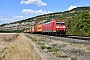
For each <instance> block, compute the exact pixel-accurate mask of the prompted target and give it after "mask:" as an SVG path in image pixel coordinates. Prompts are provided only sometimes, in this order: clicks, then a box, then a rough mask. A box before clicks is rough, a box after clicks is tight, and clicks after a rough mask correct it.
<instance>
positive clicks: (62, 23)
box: [56, 22, 65, 25]
mask: <svg viewBox="0 0 90 60" xmlns="http://www.w3.org/2000/svg"><path fill="white" fill-rule="evenodd" d="M56 24H57V25H65V23H64V22H56Z"/></svg>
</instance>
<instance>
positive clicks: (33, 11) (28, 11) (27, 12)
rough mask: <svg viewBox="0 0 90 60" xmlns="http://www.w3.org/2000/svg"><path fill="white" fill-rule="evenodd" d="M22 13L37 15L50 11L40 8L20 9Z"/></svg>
mask: <svg viewBox="0 0 90 60" xmlns="http://www.w3.org/2000/svg"><path fill="white" fill-rule="evenodd" d="M22 12H23V13H25V14H31V15H33V14H38V15H40V14H41V15H42V14H48V13H52V12H51V11H43V10H42V9H40V10H32V9H23V10H22Z"/></svg>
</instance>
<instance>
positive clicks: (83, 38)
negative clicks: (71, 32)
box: [64, 35, 90, 40]
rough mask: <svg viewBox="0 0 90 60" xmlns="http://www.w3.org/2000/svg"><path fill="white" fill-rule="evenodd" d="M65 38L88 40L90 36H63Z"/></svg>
mask: <svg viewBox="0 0 90 60" xmlns="http://www.w3.org/2000/svg"><path fill="white" fill-rule="evenodd" d="M64 37H65V38H73V39H80V40H90V37H84V36H68V35H67V36H64Z"/></svg>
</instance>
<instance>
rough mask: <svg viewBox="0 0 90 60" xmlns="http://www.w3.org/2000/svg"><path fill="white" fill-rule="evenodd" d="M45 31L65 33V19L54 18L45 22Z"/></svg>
mask: <svg viewBox="0 0 90 60" xmlns="http://www.w3.org/2000/svg"><path fill="white" fill-rule="evenodd" d="M43 32H47V33H48V32H49V33H51V32H52V33H56V34H65V33H66V25H65V21H64V20H53V21H51V22H47V23H45V24H43Z"/></svg>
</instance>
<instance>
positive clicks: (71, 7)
mask: <svg viewBox="0 0 90 60" xmlns="http://www.w3.org/2000/svg"><path fill="white" fill-rule="evenodd" d="M73 8H76V6H73V5H71V6H70V7H69V8H68V10H72V9H73Z"/></svg>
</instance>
